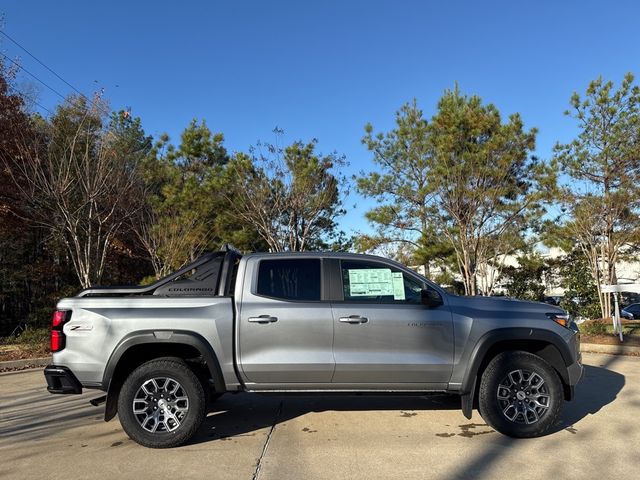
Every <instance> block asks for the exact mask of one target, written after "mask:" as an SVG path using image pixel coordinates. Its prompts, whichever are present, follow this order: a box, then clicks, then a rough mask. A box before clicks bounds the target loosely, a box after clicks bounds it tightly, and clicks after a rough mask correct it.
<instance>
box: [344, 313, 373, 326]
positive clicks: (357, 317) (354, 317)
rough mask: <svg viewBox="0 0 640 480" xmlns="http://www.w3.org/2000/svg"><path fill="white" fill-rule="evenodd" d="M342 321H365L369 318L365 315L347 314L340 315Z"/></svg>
mask: <svg viewBox="0 0 640 480" xmlns="http://www.w3.org/2000/svg"><path fill="white" fill-rule="evenodd" d="M340 321H341V322H342V323H354V324H355V323H367V322H368V321H369V319H368V318H367V317H361V316H360V315H349V316H348V317H340Z"/></svg>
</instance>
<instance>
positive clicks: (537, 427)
mask: <svg viewBox="0 0 640 480" xmlns="http://www.w3.org/2000/svg"><path fill="white" fill-rule="evenodd" d="M478 400H479V407H480V414H481V415H482V418H484V420H485V421H486V422H487V423H488V424H489V425H490V426H491V427H493V428H494V429H495V430H497V431H498V432H500V433H502V434H504V435H508V436H510V437H520V438H528V437H539V436H541V435H544V434H545V433H547V432H548V431H549V429H550V428H551V427H552V426H553V425H554V424H555V423H556V420H557V418H558V415H559V414H560V410H561V408H562V403H563V400H564V397H563V390H562V383H561V381H560V377H559V376H558V373H557V372H556V371H555V370H554V369H553V367H551V365H549V364H548V363H547V362H546V361H545V360H543V359H542V358H540V357H538V356H537V355H534V354H532V353H528V352H523V351H513V352H504V353H500V354H499V355H497V356H496V357H495V358H493V359H492V360H491V362H489V365H487V368H486V369H485V371H484V372H483V374H482V379H481V381H480V392H479V399H478Z"/></svg>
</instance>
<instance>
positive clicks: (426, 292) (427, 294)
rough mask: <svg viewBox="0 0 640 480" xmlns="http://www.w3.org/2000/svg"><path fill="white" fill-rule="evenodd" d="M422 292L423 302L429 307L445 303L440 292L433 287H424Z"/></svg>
mask: <svg viewBox="0 0 640 480" xmlns="http://www.w3.org/2000/svg"><path fill="white" fill-rule="evenodd" d="M420 293H421V299H422V304H423V305H425V306H427V307H429V308H435V307H439V306H440V305H442V304H443V303H444V302H443V301H442V297H441V296H440V294H439V293H438V292H436V291H435V290H434V289H433V288H423V289H422V291H421V292H420Z"/></svg>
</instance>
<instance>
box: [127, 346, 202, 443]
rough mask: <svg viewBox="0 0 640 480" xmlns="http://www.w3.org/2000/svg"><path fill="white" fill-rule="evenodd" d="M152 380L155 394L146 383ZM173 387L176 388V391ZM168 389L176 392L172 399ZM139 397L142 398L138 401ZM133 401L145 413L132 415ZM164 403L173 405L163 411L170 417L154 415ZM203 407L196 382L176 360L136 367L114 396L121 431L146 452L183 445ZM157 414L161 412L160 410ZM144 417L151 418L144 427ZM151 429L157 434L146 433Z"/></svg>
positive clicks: (195, 428)
mask: <svg viewBox="0 0 640 480" xmlns="http://www.w3.org/2000/svg"><path fill="white" fill-rule="evenodd" d="M152 379H154V380H155V383H156V384H157V385H159V386H160V388H157V389H156V390H155V392H154V391H153V384H152V383H149V382H153V380H152ZM163 379H164V380H165V382H164V383H163ZM167 379H168V380H167ZM175 384H178V387H180V388H179V389H177V387H175ZM143 385H145V388H146V389H149V390H150V391H151V394H150V395H146V393H145V390H143ZM163 387H166V388H163ZM172 388H176V390H175V392H174V397H173V398H172V397H171V393H170V391H171V389H172ZM176 392H177V393H176ZM141 395H143V396H144V395H146V396H144V398H142V397H141ZM160 396H162V397H163V398H159V397H160ZM185 397H186V399H187V400H186V401H185V400H184V398H185ZM134 399H136V406H137V407H138V408H139V409H145V413H138V414H136V413H134ZM179 399H181V400H179ZM167 400H170V401H171V400H172V401H173V402H174V403H173V405H171V404H167V405H168V406H167V407H165V408H166V410H167V412H168V415H171V417H168V416H166V417H165V416H164V415H162V414H160V413H156V411H157V410H158V405H160V406H163V405H165V404H163V403H162V401H167ZM159 401H160V402H161V403H158V402H159ZM178 402H181V403H178ZM147 405H148V407H147ZM185 407H186V408H185ZM205 407H206V401H205V393H204V390H203V388H202V384H201V382H200V380H198V377H197V376H196V375H195V374H194V373H193V371H191V369H190V368H189V367H188V366H187V364H186V363H185V362H184V361H183V360H182V359H179V358H162V359H156V360H151V361H149V362H146V363H144V364H142V365H140V366H139V367H138V368H136V369H135V370H134V371H133V372H131V374H130V375H129V376H128V377H127V379H126V380H125V382H124V384H123V385H122V388H121V389H120V395H119V396H118V417H119V418H120V424H121V425H122V428H123V429H124V431H125V432H126V433H127V435H129V438H131V439H132V440H133V441H135V442H137V443H139V444H140V445H143V446H145V447H150V448H170V447H177V446H178V445H182V444H183V443H185V442H186V441H187V440H189V439H190V438H191V437H192V436H193V434H194V433H196V431H197V430H198V428H199V427H200V425H201V424H202V422H203V420H204V417H205V415H206V412H205ZM178 410H179V411H178ZM159 411H162V412H164V410H163V409H160V410H159ZM156 416H157V418H155V417H156ZM147 417H154V418H150V419H149V421H148V422H146V423H145V420H147ZM143 423H145V425H147V428H144V427H143ZM154 425H156V429H157V431H154V432H151V431H149V429H152V428H153V426H154Z"/></svg>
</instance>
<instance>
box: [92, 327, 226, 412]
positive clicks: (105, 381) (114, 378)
mask: <svg viewBox="0 0 640 480" xmlns="http://www.w3.org/2000/svg"><path fill="white" fill-rule="evenodd" d="M168 356H170V357H178V358H182V359H183V360H193V363H192V365H193V369H194V370H195V371H196V373H197V374H198V375H200V376H202V377H206V378H207V379H212V380H213V385H214V388H215V391H216V392H224V391H225V390H226V386H225V383H224V378H223V376H222V370H221V369H220V363H219V361H218V357H217V355H216V354H215V352H214V351H213V348H212V347H211V344H210V343H209V342H207V340H206V339H205V338H204V337H203V336H202V335H200V334H198V333H196V332H190V331H176V330H144V331H138V332H133V333H130V334H129V335H127V336H125V337H124V338H123V339H122V340H121V341H120V343H118V345H117V346H116V348H115V349H114V350H113V352H112V354H111V357H110V358H109V361H108V362H107V365H106V367H105V371H104V374H103V376H102V386H103V389H104V390H106V391H107V403H106V407H105V416H104V419H105V421H108V420H111V419H112V418H113V417H114V416H115V415H116V413H117V405H118V395H119V393H120V388H121V387H122V384H123V383H124V380H125V379H126V377H127V376H128V375H129V373H131V372H132V371H133V370H134V369H136V368H137V367H138V366H140V365H142V364H143V363H145V362H147V361H149V360H153V359H155V358H161V357H168Z"/></svg>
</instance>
